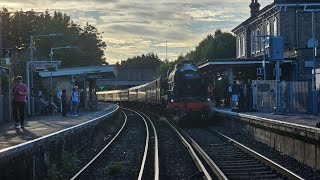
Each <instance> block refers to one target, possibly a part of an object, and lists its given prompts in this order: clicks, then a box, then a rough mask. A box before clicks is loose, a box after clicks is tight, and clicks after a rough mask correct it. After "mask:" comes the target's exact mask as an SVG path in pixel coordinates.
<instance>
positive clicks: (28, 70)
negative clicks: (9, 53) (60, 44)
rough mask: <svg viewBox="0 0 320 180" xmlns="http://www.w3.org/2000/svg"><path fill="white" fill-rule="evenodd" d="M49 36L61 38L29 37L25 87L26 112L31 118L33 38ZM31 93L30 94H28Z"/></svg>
mask: <svg viewBox="0 0 320 180" xmlns="http://www.w3.org/2000/svg"><path fill="white" fill-rule="evenodd" d="M51 36H62V34H46V35H31V36H30V42H29V43H30V45H29V47H30V60H29V61H30V62H31V63H30V62H28V61H27V62H26V77H27V87H28V95H27V97H28V100H27V110H28V116H29V117H30V116H31V110H32V115H34V97H33V72H32V62H33V48H34V47H33V38H35V37H51ZM30 81H31V86H30ZM30 92H31V93H30ZM30 96H32V108H31V102H30V100H31V97H30Z"/></svg>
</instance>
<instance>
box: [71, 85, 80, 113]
mask: <svg viewBox="0 0 320 180" xmlns="http://www.w3.org/2000/svg"><path fill="white" fill-rule="evenodd" d="M71 101H72V109H71V117H73V116H78V114H77V108H78V103H79V101H80V96H79V91H78V86H74V88H73V90H72V93H71Z"/></svg>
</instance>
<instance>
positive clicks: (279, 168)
mask: <svg viewBox="0 0 320 180" xmlns="http://www.w3.org/2000/svg"><path fill="white" fill-rule="evenodd" d="M210 130H211V131H213V132H215V133H217V134H219V135H220V136H222V137H224V138H225V139H227V140H228V141H229V142H231V143H233V144H234V145H235V146H237V147H238V148H240V149H241V150H243V151H244V152H246V153H248V154H250V155H251V156H254V157H255V158H257V159H258V160H260V161H261V162H263V163H265V164H266V165H268V166H270V167H271V168H272V169H274V170H276V171H277V172H279V173H280V174H282V175H284V176H286V177H288V178H289V179H299V180H303V179H304V178H302V177H300V176H298V175H297V174H295V173H293V172H291V171H290V170H288V169H286V168H285V167H282V166H281V165H280V164H278V163H276V162H274V161H272V160H271V159H269V158H267V157H265V156H263V155H262V154H259V153H257V152H255V151H254V150H252V149H250V148H248V147H246V146H244V145H243V144H241V143H239V142H238V141H236V140H233V139H231V138H229V137H228V136H226V135H224V134H222V133H220V132H218V131H216V130H213V129H210Z"/></svg>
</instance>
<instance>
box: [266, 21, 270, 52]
mask: <svg viewBox="0 0 320 180" xmlns="http://www.w3.org/2000/svg"><path fill="white" fill-rule="evenodd" d="M266 30H267V33H266V34H267V35H271V23H270V21H269V20H267V24H266ZM268 47H269V37H267V38H266V48H268Z"/></svg>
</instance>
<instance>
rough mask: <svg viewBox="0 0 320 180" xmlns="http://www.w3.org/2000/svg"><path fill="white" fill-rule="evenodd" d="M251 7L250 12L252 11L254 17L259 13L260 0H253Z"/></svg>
mask: <svg viewBox="0 0 320 180" xmlns="http://www.w3.org/2000/svg"><path fill="white" fill-rule="evenodd" d="M249 7H250V12H251V17H254V16H256V15H257V14H258V13H259V10H260V4H259V2H258V0H252V1H251V4H250V6H249Z"/></svg>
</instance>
